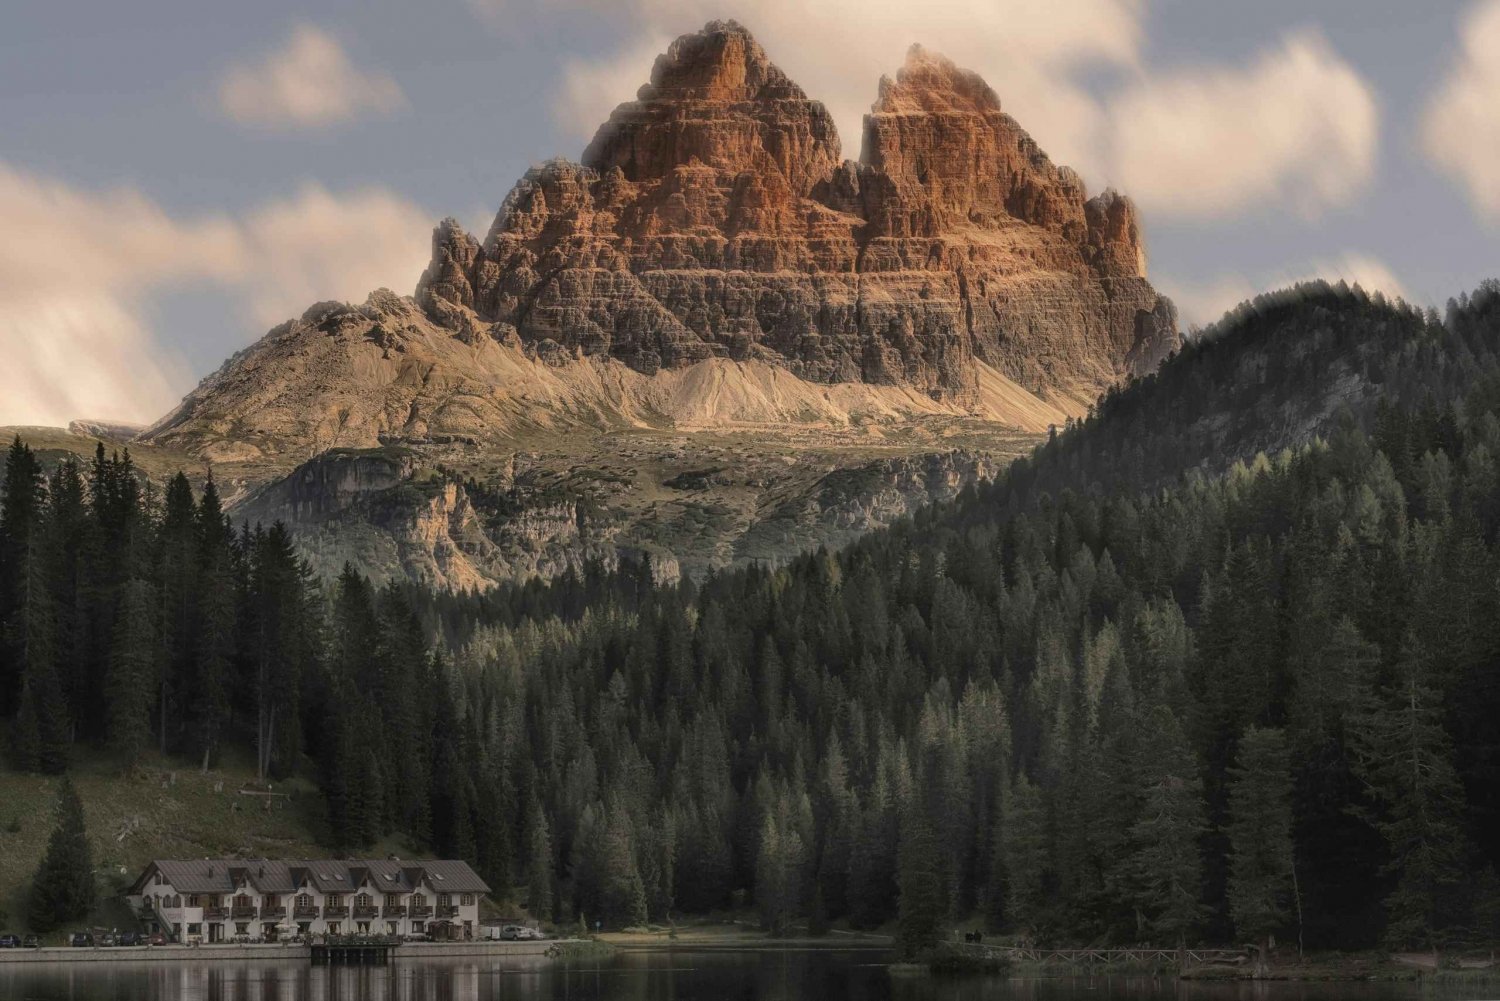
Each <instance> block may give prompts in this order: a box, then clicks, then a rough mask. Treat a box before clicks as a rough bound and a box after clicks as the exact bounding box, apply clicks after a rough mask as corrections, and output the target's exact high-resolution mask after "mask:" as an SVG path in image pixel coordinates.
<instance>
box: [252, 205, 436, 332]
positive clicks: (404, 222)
mask: <svg viewBox="0 0 1500 1001" xmlns="http://www.w3.org/2000/svg"><path fill="white" fill-rule="evenodd" d="M433 218H434V217H433V216H432V215H430V214H429V213H427V212H426V211H424V210H423V209H421V208H418V207H417V206H416V205H413V204H412V203H411V202H408V201H406V200H405V199H403V198H401V197H399V196H398V195H395V194H393V193H392V192H390V191H387V190H385V189H383V188H364V189H361V190H358V191H353V192H349V193H347V194H342V195H335V194H332V193H330V192H328V191H327V190H325V189H324V188H322V187H320V186H319V185H316V184H309V185H306V186H304V187H303V188H302V190H301V191H300V192H298V194H297V195H296V197H294V198H288V199H283V200H278V201H273V202H269V203H267V204H265V205H262V206H259V207H257V208H255V209H253V210H251V211H250V212H249V213H247V214H246V216H245V217H244V219H243V222H242V225H241V231H242V234H243V239H244V242H245V246H246V250H247V254H248V256H249V258H250V261H251V266H250V267H249V268H247V269H245V271H244V272H243V273H242V274H241V275H240V276H239V278H238V284H239V285H240V287H241V289H242V290H243V293H244V299H245V303H246V305H247V307H248V308H249V310H250V315H251V317H252V319H253V320H254V321H255V322H256V325H257V326H258V327H268V326H271V325H272V324H275V323H280V322H281V321H282V320H285V319H287V318H288V317H291V316H297V315H301V313H302V311H303V310H305V309H306V308H307V307H308V306H310V305H312V304H313V303H314V302H317V301H318V300H321V299H340V300H353V301H363V299H364V298H365V296H366V295H368V294H369V293H370V291H371V290H373V289H376V288H380V287H381V286H389V287H394V288H396V289H398V290H401V291H405V292H409V291H411V290H412V289H413V288H414V287H415V285H416V281H417V276H418V275H420V274H421V273H422V269H423V268H424V267H426V266H427V261H428V258H429V256H430V255H431V252H432V225H433Z"/></svg>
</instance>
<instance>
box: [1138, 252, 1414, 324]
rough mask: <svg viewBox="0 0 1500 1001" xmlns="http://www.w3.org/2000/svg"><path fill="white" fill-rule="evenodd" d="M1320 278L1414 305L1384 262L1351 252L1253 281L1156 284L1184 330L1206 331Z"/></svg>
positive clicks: (1222, 278) (1231, 277)
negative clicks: (1233, 313)
mask: <svg viewBox="0 0 1500 1001" xmlns="http://www.w3.org/2000/svg"><path fill="white" fill-rule="evenodd" d="M1317 278H1321V279H1324V280H1325V281H1329V282H1340V281H1342V282H1348V283H1349V284H1350V285H1358V286H1359V287H1360V288H1362V289H1364V290H1365V291H1366V292H1369V293H1371V294H1374V293H1375V292H1381V293H1383V294H1384V295H1385V296H1386V298H1388V299H1406V300H1408V301H1411V296H1410V294H1409V293H1408V292H1407V291H1406V287H1405V286H1404V285H1403V284H1402V283H1401V280H1400V279H1399V278H1397V277H1396V274H1395V272H1393V271H1392V270H1391V269H1390V268H1389V267H1387V266H1386V264H1385V263H1384V262H1383V261H1380V260H1378V259H1377V258H1374V257H1371V256H1370V255H1369V254H1364V253H1360V252H1357V251H1349V252H1347V253H1344V254H1341V255H1339V256H1338V257H1335V258H1331V259H1318V260H1313V261H1309V262H1307V263H1306V264H1305V265H1303V266H1302V267H1297V268H1289V269H1286V270H1284V271H1282V272H1280V273H1277V274H1270V273H1264V274H1261V275H1258V276H1257V277H1256V278H1255V279H1254V280H1252V279H1251V278H1250V277H1248V276H1246V275H1243V274H1222V275H1218V276H1215V277H1213V278H1210V279H1208V280H1206V281H1202V282H1179V281H1174V280H1172V279H1171V278H1170V277H1166V278H1158V281H1157V284H1158V285H1160V286H1161V289H1162V291H1163V292H1164V293H1165V294H1166V295H1167V296H1169V297H1170V298H1171V299H1172V301H1173V302H1174V303H1175V304H1176V305H1177V312H1178V316H1179V317H1180V319H1181V320H1182V324H1183V326H1184V327H1194V326H1197V327H1205V326H1208V325H1209V324H1211V323H1214V322H1217V321H1218V320H1219V319H1220V318H1221V317H1223V315H1224V314H1225V313H1227V312H1228V311H1229V310H1231V309H1233V308H1234V307H1236V306H1238V305H1239V304H1240V303H1242V302H1244V301H1245V300H1247V299H1253V298H1255V297H1256V296H1257V295H1259V294H1261V293H1262V292H1270V291H1274V290H1276V289H1280V288H1287V287H1289V286H1291V285H1295V284H1297V283H1298V282H1304V281H1312V280H1314V279H1317Z"/></svg>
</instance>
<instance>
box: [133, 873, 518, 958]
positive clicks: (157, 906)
mask: <svg viewBox="0 0 1500 1001" xmlns="http://www.w3.org/2000/svg"><path fill="white" fill-rule="evenodd" d="M489 889H490V888H489V886H488V885H486V884H485V882H484V880H482V879H480V878H479V875H478V874H477V873H475V872H474V870H473V869H471V868H470V867H469V864H468V863H467V862H460V861H456V860H452V859H442V860H424V861H402V860H400V859H337V860H336V859H322V860H320V859H303V860H301V861H291V860H285V859H191V860H188V859H157V860H155V861H153V862H152V863H151V864H150V865H148V866H146V868H145V870H144V871H143V872H142V873H141V875H140V876H139V877H138V878H137V879H136V881H135V883H134V884H132V886H131V888H130V891H129V893H128V895H127V899H128V900H129V901H130V905H131V907H133V908H134V909H135V910H136V912H137V913H138V914H139V915H140V917H141V921H142V922H143V923H144V924H145V925H146V926H147V928H148V930H150V931H159V932H162V933H163V934H165V935H167V936H168V937H169V938H171V939H172V940H173V941H176V942H195V941H196V942H229V941H251V942H274V941H278V940H281V939H286V938H292V937H296V936H299V935H397V936H400V937H402V938H407V937H414V936H422V937H432V938H443V939H458V940H464V939H473V938H477V937H479V934H480V924H479V902H480V900H481V898H483V897H484V896H485V894H487V893H489Z"/></svg>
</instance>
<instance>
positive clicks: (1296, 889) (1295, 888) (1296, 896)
mask: <svg viewBox="0 0 1500 1001" xmlns="http://www.w3.org/2000/svg"><path fill="white" fill-rule="evenodd" d="M1293 855H1294V856H1295V855H1296V853H1295V852H1293ZM1292 899H1293V900H1295V901H1296V902H1297V958H1298V959H1299V960H1300V959H1301V958H1302V885H1301V884H1300V883H1299V882H1298V881H1297V860H1296V858H1295V857H1294V858H1293V859H1292Z"/></svg>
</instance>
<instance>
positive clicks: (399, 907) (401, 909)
mask: <svg viewBox="0 0 1500 1001" xmlns="http://www.w3.org/2000/svg"><path fill="white" fill-rule="evenodd" d="M385 916H386V917H388V918H404V917H406V905H405V904H386V905H385Z"/></svg>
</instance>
